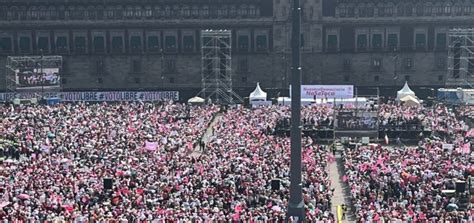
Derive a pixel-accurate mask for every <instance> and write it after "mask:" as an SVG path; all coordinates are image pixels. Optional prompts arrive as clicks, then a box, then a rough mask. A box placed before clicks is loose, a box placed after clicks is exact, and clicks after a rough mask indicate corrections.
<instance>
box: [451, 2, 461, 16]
mask: <svg viewBox="0 0 474 223" xmlns="http://www.w3.org/2000/svg"><path fill="white" fill-rule="evenodd" d="M453 8H454V14H455V15H457V16H461V15H462V11H463V9H462V6H461V5H459V4H456V5H454V7H453Z"/></svg>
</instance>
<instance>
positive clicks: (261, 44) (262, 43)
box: [256, 35, 268, 52]
mask: <svg viewBox="0 0 474 223" xmlns="http://www.w3.org/2000/svg"><path fill="white" fill-rule="evenodd" d="M256 42H257V44H256V45H257V51H258V52H265V51H267V48H268V45H267V36H266V35H258V36H257V41H256Z"/></svg>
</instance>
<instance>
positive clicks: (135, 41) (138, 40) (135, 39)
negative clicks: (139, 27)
mask: <svg viewBox="0 0 474 223" xmlns="http://www.w3.org/2000/svg"><path fill="white" fill-rule="evenodd" d="M130 50H131V52H133V53H137V52H141V51H142V37H140V36H132V37H131V38H130Z"/></svg>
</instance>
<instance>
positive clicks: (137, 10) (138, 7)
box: [134, 6, 142, 19]
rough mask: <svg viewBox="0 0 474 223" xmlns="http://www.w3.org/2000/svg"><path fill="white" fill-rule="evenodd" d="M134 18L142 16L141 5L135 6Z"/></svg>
mask: <svg viewBox="0 0 474 223" xmlns="http://www.w3.org/2000/svg"><path fill="white" fill-rule="evenodd" d="M134 14H135V18H137V19H141V18H142V7H141V6H135V13H134Z"/></svg>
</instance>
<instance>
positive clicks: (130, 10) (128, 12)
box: [125, 6, 133, 18]
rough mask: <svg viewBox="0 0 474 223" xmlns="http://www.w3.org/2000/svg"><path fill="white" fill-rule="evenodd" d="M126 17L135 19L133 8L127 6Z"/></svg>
mask: <svg viewBox="0 0 474 223" xmlns="http://www.w3.org/2000/svg"><path fill="white" fill-rule="evenodd" d="M125 17H126V18H132V17H133V8H132V6H127V9H126V10H125Z"/></svg>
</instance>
